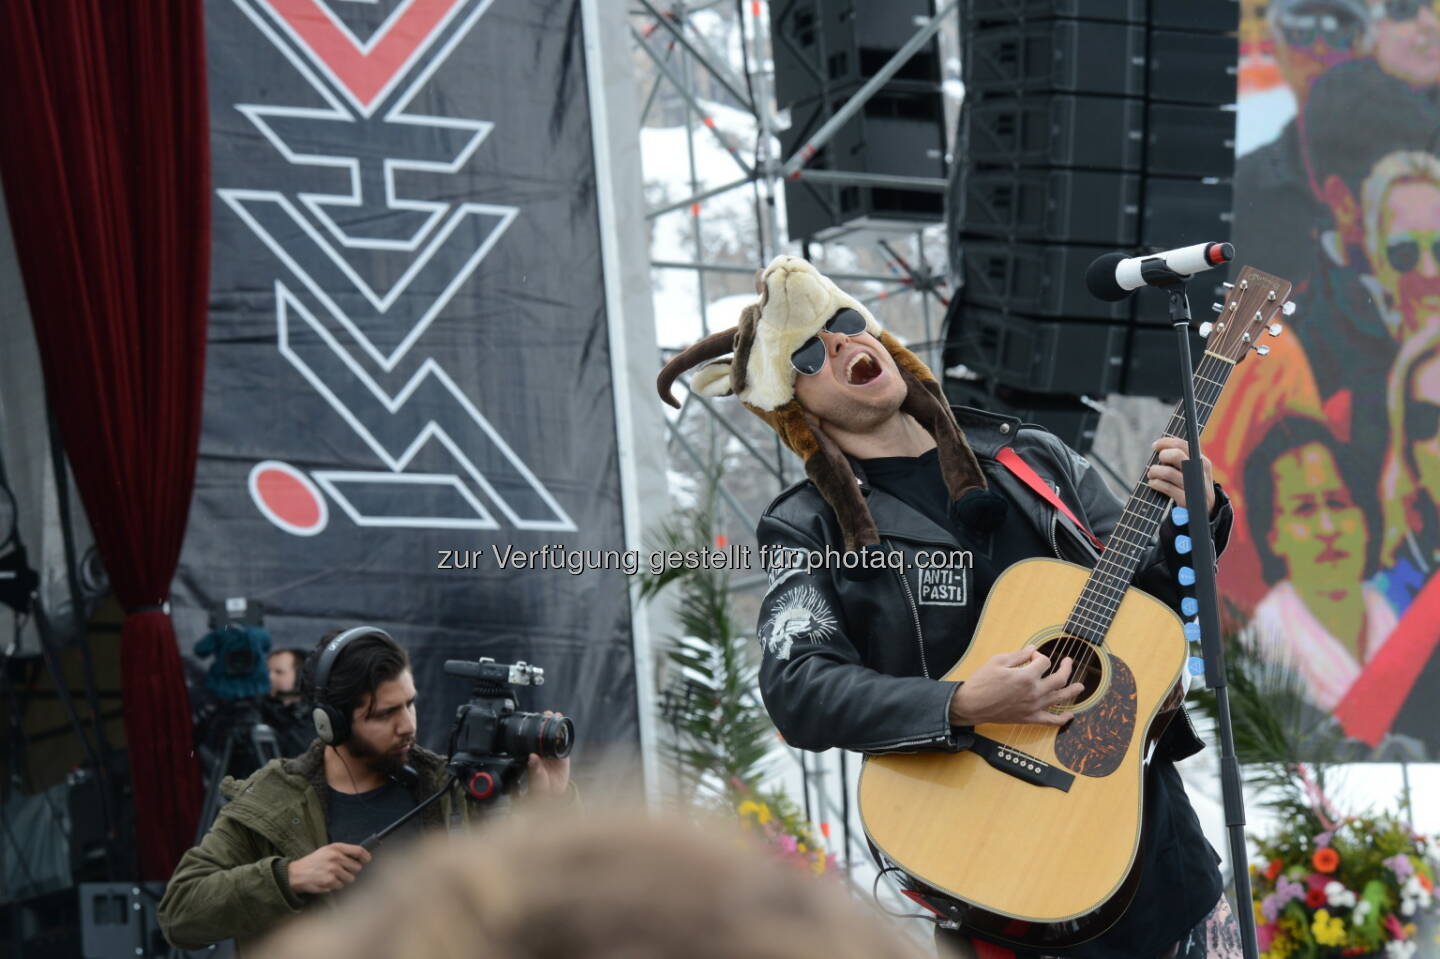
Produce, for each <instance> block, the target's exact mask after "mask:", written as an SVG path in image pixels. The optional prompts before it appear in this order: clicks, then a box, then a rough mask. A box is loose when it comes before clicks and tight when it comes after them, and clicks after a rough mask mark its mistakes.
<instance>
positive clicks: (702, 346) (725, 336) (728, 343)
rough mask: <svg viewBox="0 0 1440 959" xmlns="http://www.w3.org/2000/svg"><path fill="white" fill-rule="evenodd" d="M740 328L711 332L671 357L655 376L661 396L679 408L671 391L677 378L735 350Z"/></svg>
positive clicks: (656, 387)
mask: <svg viewBox="0 0 1440 959" xmlns="http://www.w3.org/2000/svg"><path fill="white" fill-rule="evenodd" d="M739 329H740V328H739V327H738V326H732V327H730V329H728V330H721V331H720V332H719V333H711V334H710V335H709V336H707V337H705V339H703V340H701V341H700V342H698V343H694V344H691V345H690V346H687V347H686V348H685V349H683V350H681V351H680V352H679V353H676V354H675V355H674V356H673V357H671V358H670V362H669V363H666V364H665V368H664V369H662V370H661V371H660V375H659V376H657V377H655V389H656V390H657V391H659V393H660V398H661V399H662V400H664V401H665V402H667V403H669V404H670V405H671V406H673V407H675V408H676V409H677V410H678V409H679V408H680V404H679V403H677V402H676V401H675V397H674V396H673V395H672V394H671V392H670V387H671V385H672V384H673V383H674V382H675V378H676V377H678V376H679V375H680V374H681V373H684V372H685V371H686V370H688V369H692V368H694V367H696V366H699V365H700V364H701V363H704V362H705V361H706V360H713V359H715V358H717V357H721V356H724V355H725V354H726V353H731V352H734V350H735V333H736V331H737V330H739Z"/></svg>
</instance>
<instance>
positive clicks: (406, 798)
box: [325, 782, 420, 846]
mask: <svg viewBox="0 0 1440 959" xmlns="http://www.w3.org/2000/svg"><path fill="white" fill-rule="evenodd" d="M414 808H415V797H414V796H411V795H410V791H409V790H407V789H406V788H405V787H404V786H402V785H401V784H400V783H398V782H388V783H386V784H385V785H383V786H381V787H380V788H378V789H372V790H370V791H369V792H363V793H342V792H339V791H338V790H335V789H331V790H330V807H329V809H328V810H327V811H326V813H325V827H326V828H327V829H328V830H329V831H330V841H331V842H348V843H352V844H354V845H357V846H358V845H360V843H362V842H364V841H365V840H366V839H369V838H370V837H371V836H373V835H374V834H375V833H377V832H379V831H380V830H382V829H384V828H385V827H386V826H388V825H390V824H391V823H392V822H394V821H395V820H397V819H399V818H400V817H401V816H403V815H405V814H406V813H407V812H409V811H410V810H412V809H414ZM419 833H420V817H418V816H417V817H416V818H414V819H412V820H410V821H409V822H407V823H406V824H405V825H403V826H401V827H400V828H399V829H397V830H396V831H395V832H393V833H391V834H390V835H389V836H388V837H386V840H385V841H386V844H387V845H394V844H395V843H396V841H397V840H401V839H411V838H414V837H415V836H418V835H419Z"/></svg>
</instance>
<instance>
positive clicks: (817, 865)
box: [810, 853, 825, 876]
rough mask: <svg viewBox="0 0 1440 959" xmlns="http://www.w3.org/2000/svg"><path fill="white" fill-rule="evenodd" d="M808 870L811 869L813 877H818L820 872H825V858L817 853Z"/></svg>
mask: <svg viewBox="0 0 1440 959" xmlns="http://www.w3.org/2000/svg"><path fill="white" fill-rule="evenodd" d="M810 869H811V871H813V872H814V873H815V875H817V876H818V875H820V874H821V873H822V872H824V871H825V857H824V856H822V855H820V854H818V853H817V854H816V855H815V861H814V862H812V863H811V864H810Z"/></svg>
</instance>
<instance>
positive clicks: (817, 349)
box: [790, 309, 865, 376]
mask: <svg viewBox="0 0 1440 959" xmlns="http://www.w3.org/2000/svg"><path fill="white" fill-rule="evenodd" d="M825 330H826V332H828V333H838V334H840V335H841V336H858V335H860V334H861V333H864V332H865V317H863V316H861V315H860V314H859V313H857V312H856V311H855V310H851V309H844V310H841V311H840V312H839V313H836V314H835V315H834V316H832V317H830V319H829V320H828V321H826V323H825ZM827 352H829V351H828V350H826V349H825V341H824V340H822V339H820V336H819V335H818V334H817V335H815V336H812V337H810V339H808V340H806V341H805V342H804V343H801V344H800V348H799V349H798V350H796V351H795V352H794V353H791V354H790V365H791V366H793V367H795V372H796V373H799V374H801V375H803V376H814V375H815V374H816V373H819V372H820V371H821V370H822V369H824V368H825V354H826V353H827Z"/></svg>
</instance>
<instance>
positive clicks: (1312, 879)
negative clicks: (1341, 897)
mask: <svg viewBox="0 0 1440 959" xmlns="http://www.w3.org/2000/svg"><path fill="white" fill-rule="evenodd" d="M1330 882H1331V879H1330V877H1329V876H1327V875H1325V874H1324V873H1323V872H1312V873H1311V874H1310V875H1308V876H1306V877H1305V886H1306V888H1308V889H1319V890H1320V891H1321V892H1324V891H1325V887H1326V886H1328V885H1329V884H1330Z"/></svg>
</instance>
